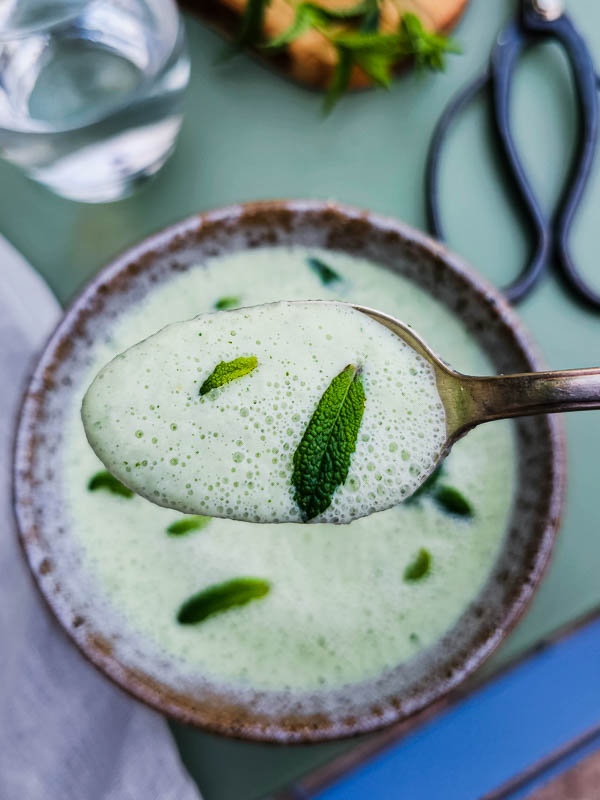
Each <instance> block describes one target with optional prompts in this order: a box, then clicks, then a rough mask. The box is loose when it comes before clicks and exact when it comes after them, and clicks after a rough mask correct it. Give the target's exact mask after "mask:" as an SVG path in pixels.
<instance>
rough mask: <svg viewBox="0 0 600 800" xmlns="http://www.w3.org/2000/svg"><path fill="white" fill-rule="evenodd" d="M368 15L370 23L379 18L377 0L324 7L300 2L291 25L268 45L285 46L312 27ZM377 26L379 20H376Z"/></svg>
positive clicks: (325, 25) (323, 26)
mask: <svg viewBox="0 0 600 800" xmlns="http://www.w3.org/2000/svg"><path fill="white" fill-rule="evenodd" d="M366 15H368V18H369V24H370V25H373V19H374V18H375V19H376V20H377V21H378V19H379V4H378V2H377V0H364V2H360V3H358V5H356V6H353V7H352V8H338V9H334V8H324V7H323V6H320V5H318V4H317V3H298V5H297V6H296V16H295V17H294V21H293V22H292V24H291V25H290V27H289V28H288V29H287V30H285V31H283V33H281V34H280V35H279V36H276V37H275V38H273V39H271V40H270V41H269V43H268V45H267V47H283V46H284V45H287V44H290V43H291V42H293V41H294V40H295V39H297V38H298V37H299V36H302V34H303V33H306V31H308V30H310V29H311V28H317V29H319V28H326V27H327V25H328V23H331V22H333V23H335V22H338V23H339V22H345V21H350V20H352V19H356V18H358V17H365V16H366ZM375 27H377V22H375Z"/></svg>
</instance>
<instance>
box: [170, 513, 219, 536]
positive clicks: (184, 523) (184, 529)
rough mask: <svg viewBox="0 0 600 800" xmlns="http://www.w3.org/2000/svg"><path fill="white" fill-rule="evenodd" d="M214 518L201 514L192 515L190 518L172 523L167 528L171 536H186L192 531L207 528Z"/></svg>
mask: <svg viewBox="0 0 600 800" xmlns="http://www.w3.org/2000/svg"><path fill="white" fill-rule="evenodd" d="M211 519H212V517H204V516H202V515H201V514H191V515H190V516H187V517H183V518H182V519H178V520H177V521H176V522H172V523H171V524H170V525H169V527H168V528H167V533H168V535H169V536H185V534H186V533H190V532H191V531H200V530H202V528H206V526H207V525H208V523H209V522H210V521H211Z"/></svg>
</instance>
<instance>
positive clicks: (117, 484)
mask: <svg viewBox="0 0 600 800" xmlns="http://www.w3.org/2000/svg"><path fill="white" fill-rule="evenodd" d="M87 488H88V490H89V491H90V492H95V491H97V490H98V489H105V490H106V491H107V492H112V493H113V494H118V495H121V497H133V495H134V492H132V491H131V489H128V488H127V486H124V485H123V484H122V483H121V481H118V480H117V479H116V478H115V476H114V475H111V474H110V472H108V471H107V470H105V469H103V470H101V471H100V472H97V473H96V474H95V475H92V477H91V478H90V479H89V481H88V485H87Z"/></svg>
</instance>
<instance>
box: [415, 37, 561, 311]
mask: <svg viewBox="0 0 600 800" xmlns="http://www.w3.org/2000/svg"><path fill="white" fill-rule="evenodd" d="M524 44H525V40H524V37H523V34H522V32H521V30H520V28H519V26H518V25H517V24H516V23H509V25H508V26H507V27H506V28H505V29H504V30H503V31H502V33H501V34H500V36H499V37H498V43H497V44H496V46H495V47H494V51H493V53H492V58H491V61H490V66H489V68H488V69H487V70H485V71H484V72H482V73H481V75H478V76H477V77H476V78H475V79H474V80H473V81H471V83H469V84H467V86H465V88H464V89H461V90H460V91H459V92H458V94H456V95H455V96H454V97H453V98H452V99H451V101H450V102H449V104H448V105H447V106H446V109H445V110H444V112H443V113H442V116H441V117H440V119H439V121H438V123H437V125H436V127H435V130H434V132H433V136H432V139H431V145H430V148H429V153H428V157H427V165H426V170H425V190H426V203H427V218H428V225H429V229H430V230H431V232H432V233H433V234H434V236H436V237H437V238H438V239H440V240H442V241H443V240H444V239H445V236H444V229H443V226H442V222H441V215H440V206H439V196H440V191H439V164H440V157H441V151H442V145H443V142H444V139H445V138H446V134H447V132H448V129H449V128H450V126H451V125H452V123H453V122H454V120H455V119H456V117H457V116H458V115H459V114H460V112H461V111H462V110H463V108H465V107H466V106H467V105H468V104H469V102H470V101H471V100H472V99H473V97H474V96H475V95H476V94H477V93H478V92H479V91H481V90H482V89H484V88H485V86H486V85H487V84H488V83H490V82H492V83H493V88H494V113H495V117H496V121H497V129H498V133H499V136H500V141H501V143H502V147H503V150H504V152H505V154H506V157H507V160H508V162H509V165H510V172H511V174H512V176H513V178H514V181H515V185H516V189H517V192H518V195H519V198H520V200H521V201H522V204H523V207H524V210H525V212H526V215H527V218H528V221H529V223H530V225H531V227H532V229H533V232H534V237H535V251H534V254H533V258H532V259H531V261H530V262H529V264H527V265H526V266H525V267H524V268H523V271H522V272H521V274H520V275H519V277H518V278H517V279H516V280H515V281H513V282H512V283H511V284H510V285H509V286H507V287H505V288H504V289H503V291H504V294H505V295H506V297H507V298H508V299H509V300H510V301H511V302H513V303H516V302H518V301H519V300H521V299H522V298H523V297H524V296H525V294H527V292H529V291H530V289H531V288H532V287H533V285H534V284H535V282H536V281H537V280H538V278H539V277H540V275H541V273H542V271H543V269H544V267H545V265H546V263H547V260H548V255H549V252H550V242H551V236H550V231H549V227H548V224H547V222H546V221H545V219H544V216H543V213H542V211H541V208H540V206H539V203H538V202H537V199H536V197H535V194H534V192H533V189H532V187H531V185H530V183H529V181H528V179H527V176H526V174H525V170H524V168H523V165H522V164H521V161H520V159H519V155H518V153H517V149H516V146H515V143H514V141H513V138H512V134H511V131H510V125H509V121H508V120H509V115H508V100H509V88H510V76H511V75H512V72H513V69H514V65H515V63H516V59H517V57H518V55H519V53H520V52H521V50H522V49H523V46H524Z"/></svg>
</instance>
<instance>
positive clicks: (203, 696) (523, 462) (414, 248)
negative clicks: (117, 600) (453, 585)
mask: <svg viewBox="0 0 600 800" xmlns="http://www.w3.org/2000/svg"><path fill="white" fill-rule="evenodd" d="M282 244H283V245H289V244H301V245H308V246H318V247H325V248H330V249H333V250H338V251H344V252H346V253H350V254H352V255H356V256H360V257H364V258H367V259H371V260H373V261H375V262H378V263H380V264H382V265H384V266H386V267H388V268H389V269H392V270H395V271H397V272H399V273H401V274H402V275H404V276H406V277H408V278H409V279H410V280H412V281H414V282H415V283H417V284H418V285H419V286H421V287H422V288H423V289H425V290H426V291H427V292H429V293H431V294H432V295H433V296H434V297H436V298H437V299H438V300H439V301H441V302H442V303H443V304H444V305H445V306H447V307H448V308H449V309H451V310H452V311H453V312H454V313H455V314H457V315H458V316H459V317H460V318H461V319H462V320H463V322H464V324H465V326H466V328H467V329H468V331H469V332H470V334H471V335H472V336H473V337H474V338H475V339H477V341H478V342H479V343H480V345H481V347H482V348H483V349H484V351H485V352H486V353H487V354H488V356H489V358H490V360H491V362H492V363H493V364H494V366H495V368H496V370H497V372H521V371H528V370H535V369H538V368H540V367H541V364H540V362H539V359H538V357H537V355H536V354H535V352H534V351H533V349H532V346H531V343H530V341H529V339H528V336H527V335H526V333H525V331H524V330H523V327H522V325H521V323H520V321H519V319H518V318H517V316H516V314H515V313H514V311H512V310H511V308H510V307H509V306H508V305H507V303H506V301H505V300H504V299H503V298H502V296H501V295H500V294H499V292H498V291H496V290H495V289H493V288H492V287H491V286H490V285H489V284H487V283H486V282H485V281H484V280H482V279H481V278H480V277H479V276H477V275H476V274H475V273H474V272H473V271H472V270H471V269H469V268H468V267H467V266H466V265H465V264H464V262H463V261H461V260H460V259H459V258H457V257H456V256H454V255H452V254H451V253H449V252H448V251H447V250H446V249H444V248H443V247H442V246H441V245H440V244H438V243H437V242H435V241H433V240H432V239H430V238H428V237H427V236H424V235H423V234H421V233H418V232H417V231H415V230H412V229H411V228H408V227H407V226H405V225H403V224H401V223H399V222H396V221H394V220H390V219H384V218H383V217H380V216H378V215H376V214H372V213H369V212H367V211H360V210H356V209H352V208H347V207H342V206H338V205H333V204H330V203H324V202H318V201H280V202H265V203H251V204H248V205H238V206H232V207H230V208H225V209H223V210H220V211H213V212H209V213H206V214H200V215H197V216H194V217H191V218H190V219H187V220H185V221H183V222H180V223H177V224H175V225H173V226H171V227H170V228H167V229H166V230H164V231H162V232H161V233H158V234H156V235H155V236H152V237H150V238H149V239H146V240H145V241H143V242H142V243H141V244H138V245H136V246H135V247H133V248H131V249H130V250H128V251H127V252H126V253H125V254H124V255H122V256H121V257H120V258H117V259H116V260H115V261H113V262H112V263H111V264H109V265H108V266H107V267H105V268H104V269H103V270H102V271H101V272H100V273H99V274H98V275H97V276H96V277H95V278H94V280H93V281H92V282H91V283H90V284H89V285H88V286H87V287H86V288H85V289H84V291H83V292H82V293H81V294H80V295H79V297H78V298H77V299H76V300H75V301H74V302H73V304H72V305H71V306H70V308H69V309H68V310H67V311H66V313H65V315H64V316H63V318H62V321H61V322H60V324H59V325H58V327H57V329H56V331H55V332H54V334H53V335H52V337H51V339H50V341H49V342H48V344H47V345H46V348H45V350H44V352H43V354H42V356H41V358H40V360H39V362H38V364H37V367H36V369H35V372H34V374H33V377H32V379H31V382H30V384H29V387H28V389H27V392H26V394H25V397H24V401H23V406H22V411H21V417H20V423H19V429H18V434H17V439H16V449H15V471H14V476H15V486H14V496H15V509H16V517H17V521H18V528H19V532H20V536H21V539H22V542H23V547H24V550H25V554H26V556H27V559H28V561H29V564H30V566H31V569H32V571H33V573H34V575H35V577H36V580H37V582H38V584H39V587H40V589H41V591H42V593H43V595H44V596H45V598H46V600H47V601H48V603H49V605H50V607H51V608H52V610H53V611H54V613H55V615H56V617H57V618H58V620H59V622H60V623H61V624H62V626H63V627H64V628H65V629H66V631H67V632H68V633H69V635H70V636H71V637H72V638H73V640H74V641H75V642H76V644H77V645H78V646H79V647H80V649H81V650H82V651H83V652H84V653H85V655H86V656H87V657H88V658H89V659H90V660H91V661H92V662H93V663H94V664H95V665H96V666H97V667H99V668H100V669H101V670H102V671H103V672H105V673H106V675H108V676H109V677H111V678H112V679H113V680H114V681H116V682H117V683H118V684H120V685H121V686H122V687H123V688H124V689H126V690H127V691H129V692H130V693H131V694H133V695H135V696H136V697H138V698H139V699H141V700H143V701H145V702H146V703H149V704H150V705H152V706H154V707H155V708H156V709H158V710H160V711H162V712H164V713H165V714H168V715H171V716H173V717H175V718H177V719H179V720H181V721H184V722H188V723H192V724H194V725H197V726H200V727H203V728H206V729H209V730H213V731H217V732H220V733H224V734H227V735H231V736H237V737H244V738H252V739H262V740H268V741H281V742H298V741H300V742H306V741H318V740H323V739H331V738H336V737H342V736H348V735H352V734H357V733H361V732H365V731H369V730H374V729H376V728H378V727H381V726H383V725H385V724H388V723H391V722H395V721H398V720H401V719H405V718H407V717H408V716H409V715H411V714H414V713H416V712H417V711H419V710H422V709H423V708H425V707H426V706H427V705H428V704H430V703H432V702H433V701H434V700H437V699H439V698H441V697H442V696H443V695H444V694H446V693H447V692H449V691H450V690H451V689H453V688H454V687H456V686H457V685H458V684H459V683H460V682H461V681H463V680H464V679H465V677H466V676H467V675H469V674H470V673H471V672H472V671H473V670H474V669H475V668H476V667H478V666H479V665H480V664H481V663H482V662H483V660H484V659H485V658H487V657H488V656H489V654H490V653H491V652H492V651H493V650H494V648H495V647H496V646H497V645H498V644H499V642H500V641H501V640H502V639H503V638H504V637H505V636H506V633H507V631H508V630H509V629H510V628H511V627H512V626H513V625H514V624H515V622H516V620H517V619H518V618H519V617H520V615H521V614H522V612H523V610H524V609H525V607H526V606H527V604H528V602H529V600H530V598H531V596H532V594H533V592H534V590H535V587H536V586H537V584H538V582H539V580H540V578H541V576H542V573H543V571H544V568H545V566H546V564H547V562H548V558H549V556H550V552H551V549H552V544H553V541H554V536H555V532H556V529H557V525H558V521H559V515H560V511H561V507H562V502H563V495H564V473H565V457H564V444H563V434H562V428H561V425H560V422H559V419H558V418H557V417H543V416H540V417H529V418H522V419H520V420H518V421H516V422H515V430H516V440H517V464H516V470H517V473H518V474H517V476H516V481H515V483H516V496H515V499H514V507H513V510H512V518H511V520H510V524H509V526H508V529H507V531H506V535H505V539H504V544H503V546H502V549H501V552H500V555H499V556H498V558H497V561H496V563H495V565H494V567H493V569H492V572H491V573H490V575H489V576H488V578H487V581H486V582H485V585H484V586H483V589H482V590H481V591H480V593H479V594H478V596H477V597H476V598H475V600H474V601H473V602H472V603H471V604H470V605H469V607H468V608H467V609H466V610H465V611H464V613H463V614H462V616H461V617H460V619H459V620H458V622H457V623H456V624H455V625H454V627H453V628H452V629H451V630H449V631H448V632H447V634H446V635H445V637H444V639H443V644H442V646H441V648H437V652H438V658H437V659H436V660H433V659H431V660H429V661H428V659H427V656H426V655H425V656H424V657H423V658H421V659H420V660H419V662H418V664H412V663H409V665H408V666H407V665H406V664H405V665H403V666H399V667H398V668H396V669H394V670H391V671H390V672H389V673H386V674H385V675H384V676H383V677H381V679H379V680H378V681H377V683H376V686H375V688H376V696H377V698H378V701H377V702H376V703H373V702H372V701H371V702H369V703H364V704H363V705H362V706H361V703H360V696H361V692H360V686H359V687H357V686H356V685H354V686H351V687H350V688H345V689H344V688H342V689H339V690H336V691H337V692H338V696H337V697H336V698H335V700H336V703H337V708H338V709H339V708H343V707H345V706H346V707H347V708H349V709H350V708H351V709H352V710H351V711H349V712H348V713H345V714H340V713H335V714H334V713H329V712H326V711H323V710H322V708H321V710H319V711H317V710H316V709H317V708H318V707H319V705H318V703H316V702H315V700H314V697H313V698H312V699H311V697H310V696H309V695H307V696H306V697H305V698H304V699H303V700H302V702H298V703H297V704H295V705H293V706H292V707H291V708H290V707H289V704H288V708H287V710H286V711H285V713H284V712H282V713H279V714H274V713H267V712H265V711H264V703H263V700H264V697H261V695H260V694H258V693H257V694H256V695H255V696H253V697H252V698H249V699H248V701H247V702H244V703H242V702H241V701H236V702H233V701H232V700H231V699H230V698H228V697H227V696H226V695H224V694H223V693H219V692H217V691H216V690H215V689H214V688H210V687H207V686H206V685H204V684H201V683H199V684H198V685H197V686H194V687H192V688H190V687H187V688H186V689H185V690H184V689H181V688H179V689H178V688H175V687H174V686H171V685H168V684H167V683H164V682H161V681H159V680H157V679H156V678H154V677H152V676H151V675H150V674H149V671H148V672H147V671H145V669H144V659H143V655H140V657H139V658H138V659H137V660H135V659H134V662H135V663H123V661H122V660H120V659H119V656H118V655H117V653H116V650H117V649H118V648H117V642H116V640H115V639H114V637H111V635H110V634H107V632H106V631H105V630H104V629H102V630H101V628H102V626H101V625H100V624H99V623H100V620H101V613H102V612H101V610H100V609H98V608H96V609H95V608H93V607H92V608H90V607H89V604H88V603H86V597H85V596H84V595H85V592H84V591H83V590H82V588H81V586H82V583H81V581H80V582H78V583H74V582H73V580H72V577H73V574H74V571H75V572H77V570H78V569H79V564H78V563H77V559H73V558H68V557H66V556H64V542H65V540H68V531H65V525H66V524H67V522H66V520H65V515H64V513H63V508H62V507H61V505H62V504H61V500H60V498H61V474H60V468H57V460H56V454H57V453H59V452H60V445H61V440H62V437H63V435H64V434H63V422H64V413H65V412H64V409H65V407H66V406H67V405H68V403H67V399H68V398H69V397H71V396H72V393H73V392H74V391H79V392H81V387H79V388H78V387H77V382H78V375H79V374H81V372H82V370H84V369H85V365H86V361H87V359H88V358H89V352H90V348H91V345H92V342H93V341H94V338H95V336H97V335H100V334H99V331H101V329H102V326H103V324H106V322H107V320H110V319H111V318H117V317H118V316H119V315H120V314H121V313H122V312H123V310H124V309H126V308H127V306H128V304H130V303H132V302H135V301H136V299H138V298H139V297H140V296H141V295H143V294H144V292H146V291H148V289H149V287H151V286H152V284H154V283H156V282H160V281H163V280H168V279H169V276H170V275H172V274H173V272H174V271H181V270H186V269H188V268H189V267H190V266H191V265H194V264H197V263H198V262H201V261H202V260H203V259H204V258H206V257H209V256H215V255H219V254H222V253H226V252H230V251H233V250H240V249H245V248H255V247H263V246H266V247H269V246H273V245H282ZM83 585H85V582H84V583H83ZM440 652H441V653H442V657H441V658H440V657H439V653H440ZM371 687H372V683H371Z"/></svg>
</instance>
